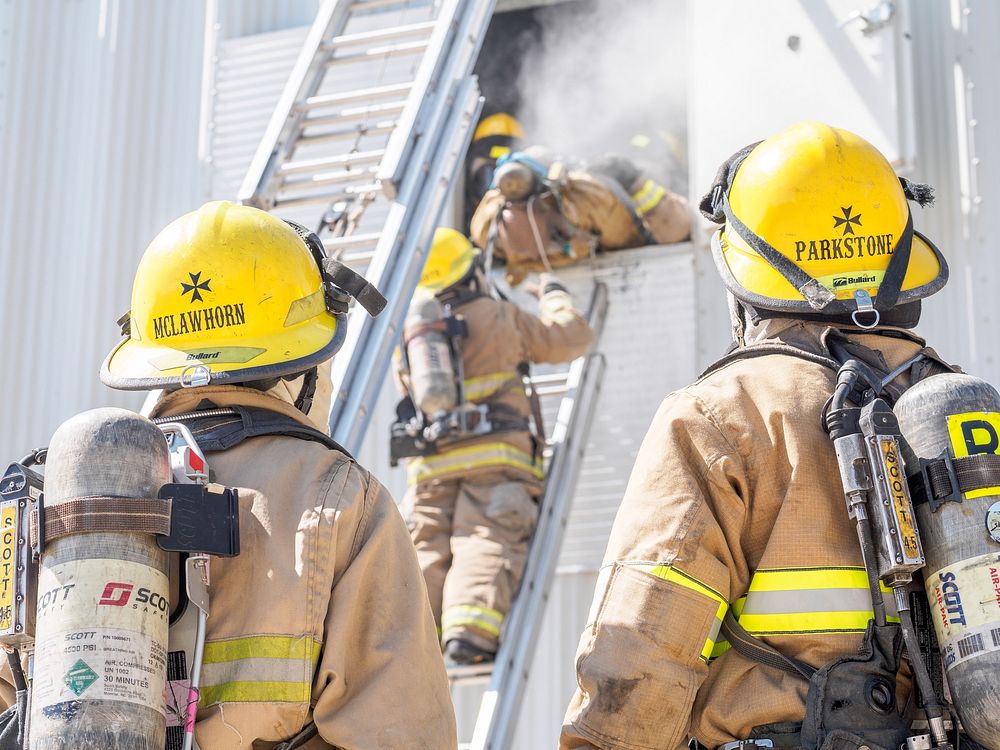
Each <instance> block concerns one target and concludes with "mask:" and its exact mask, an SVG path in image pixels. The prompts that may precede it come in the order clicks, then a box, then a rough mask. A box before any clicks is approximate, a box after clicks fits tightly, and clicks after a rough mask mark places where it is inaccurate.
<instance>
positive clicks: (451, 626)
mask: <svg viewBox="0 0 1000 750" xmlns="http://www.w3.org/2000/svg"><path fill="white" fill-rule="evenodd" d="M541 492H542V487H541V483H540V482H537V481H534V480H528V481H525V479H524V478H523V475H520V474H515V473H513V472H507V471H505V470H503V469H498V470H495V471H489V472H484V473H478V474H476V475H475V476H473V477H470V478H467V479H452V480H444V481H429V482H421V483H419V484H416V485H412V486H411V487H410V488H409V490H408V491H407V494H406V498H405V500H404V511H405V512H406V514H407V516H408V519H407V522H408V525H409V527H410V535H411V536H412V538H413V543H414V545H415V546H416V549H417V559H418V561H419V562H420V569H421V570H422V571H423V574H424V580H425V581H426V582H427V593H428V594H429V595H430V600H431V609H432V610H433V611H434V618H435V620H436V621H437V624H438V627H439V629H440V631H441V642H442V643H447V642H448V641H449V640H452V639H454V638H461V639H463V640H465V641H467V642H469V643H472V644H473V645H475V646H478V647H479V648H483V649H486V650H488V651H493V652H495V651H496V648H497V642H498V639H499V636H500V628H501V626H502V625H503V620H504V617H505V616H506V615H507V612H508V611H509V610H510V605H511V601H512V599H513V598H514V594H515V592H516V591H517V586H518V584H519V583H520V581H521V576H522V574H523V573H524V564H525V561H526V560H527V556H528V541H529V539H530V537H531V532H532V530H533V529H534V528H535V521H536V520H537V517H538V498H539V497H540V496H541Z"/></svg>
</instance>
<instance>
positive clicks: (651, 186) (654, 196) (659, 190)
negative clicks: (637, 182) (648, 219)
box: [632, 179, 667, 216]
mask: <svg viewBox="0 0 1000 750" xmlns="http://www.w3.org/2000/svg"><path fill="white" fill-rule="evenodd" d="M666 194H667V191H666V189H665V188H664V187H663V186H662V185H659V184H657V183H656V182H654V181H653V180H651V179H649V180H646V181H645V182H644V183H642V187H641V188H639V189H638V190H636V191H635V192H634V193H632V200H633V201H635V210H636V212H637V213H638V214H639V216H644V215H645V214H646V213H647V212H648V211H649V210H650V209H651V208H653V207H654V206H655V205H656V204H657V203H659V202H660V201H661V200H663V196H665V195H666Z"/></svg>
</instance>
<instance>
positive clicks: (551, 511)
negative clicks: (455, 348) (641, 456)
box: [239, 0, 607, 750]
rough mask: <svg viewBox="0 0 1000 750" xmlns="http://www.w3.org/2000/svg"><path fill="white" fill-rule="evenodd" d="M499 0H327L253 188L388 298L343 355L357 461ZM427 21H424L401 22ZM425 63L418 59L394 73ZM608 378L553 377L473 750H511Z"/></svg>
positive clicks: (463, 135)
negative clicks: (537, 472)
mask: <svg viewBox="0 0 1000 750" xmlns="http://www.w3.org/2000/svg"><path fill="white" fill-rule="evenodd" d="M493 5H494V3H493V0H439V1H438V2H428V1H427V0H405V1H403V0H353V2H352V1H351V0H325V2H324V3H323V5H322V7H321V8H320V11H319V13H318V14H317V16H316V19H315V21H314V22H313V25H312V27H311V28H310V30H309V33H308V36H307V37H306V41H305V43H304V46H303V48H302V51H301V53H300V55H299V58H298V61H297V62H296V64H295V67H294V69H293V71H292V74H291V76H290V77H289V80H288V82H287V83H286V85H285V89H284V91H283V93H282V96H281V99H280V100H279V103H278V106H277V108H276V109H275V112H274V114H273V116H272V118H271V122H270V124H269V126H268V129H267V131H266V133H265V135H264V138H263V139H262V141H261V144H260V146H259V148H258V150H257V153H256V155H255V156H254V159H253V161H252V163H251V165H250V169H249V171H248V173H247V176H246V178H245V180H244V182H243V186H242V187H241V189H240V195H239V199H240V201H241V202H243V203H245V204H248V205H252V206H256V207H258V208H261V209H264V210H267V211H272V212H274V213H277V214H278V215H281V216H283V217H285V218H289V219H293V220H296V221H299V222H300V223H303V224H305V225H307V226H309V227H310V228H318V229H319V230H320V236H321V238H322V239H323V241H324V245H325V247H326V250H327V252H328V253H329V254H330V255H331V256H332V257H338V258H339V259H340V260H342V261H344V262H346V263H348V264H350V265H351V266H352V267H354V268H355V269H356V270H358V271H360V272H361V273H363V274H364V275H365V277H366V278H367V279H368V281H370V282H372V283H373V284H374V285H375V286H376V287H377V288H378V289H379V290H380V291H381V292H382V293H383V294H384V295H385V297H386V298H387V300H388V304H387V306H386V309H385V310H384V311H383V313H382V314H381V315H380V316H379V317H378V318H374V319H372V318H369V317H368V316H364V315H354V316H351V320H350V323H349V326H348V335H347V341H346V342H345V344H344V347H343V349H342V350H341V352H340V353H339V354H338V356H337V357H336V358H335V359H334V365H333V366H334V370H333V393H334V400H333V405H332V409H331V414H330V431H331V435H332V436H333V437H334V439H335V440H337V441H338V442H339V443H341V444H342V445H344V446H345V447H346V448H347V449H348V450H349V451H352V452H355V451H357V450H358V449H359V448H360V445H361V440H362V438H363V436H364V433H365V430H366V428H367V426H368V423H369V417H370V415H371V413H372V410H373V407H374V405H375V401H376V399H377V398H378V393H379V389H380V386H381V383H382V379H383V376H384V374H385V372H386V371H387V369H388V366H389V361H390V356H391V351H392V348H393V346H394V345H395V342H396V339H397V336H396V333H397V332H398V331H399V330H400V328H401V326H402V323H403V319H404V317H405V315H406V310H407V306H408V303H409V300H410V298H411V297H412V294H413V290H414V288H415V287H416V283H417V280H418V279H419V276H420V272H421V270H422V268H423V263H424V253H425V250H426V248H427V247H428V246H429V244H430V237H431V234H432V233H433V230H434V228H435V227H436V226H437V223H438V219H439V217H440V215H441V211H442V208H443V206H444V203H445V200H446V198H447V196H448V193H449V192H450V189H451V186H452V183H453V180H454V176H455V174H456V172H457V170H458V169H459V167H460V165H461V163H462V159H463V156H464V153H465V150H466V148H467V147H468V143H469V139H470V136H471V132H472V127H473V124H474V123H475V121H476V119H477V118H478V115H479V110H480V107H481V99H480V97H479V90H478V87H477V82H476V79H475V77H474V76H472V74H471V72H472V68H473V65H474V64H475V60H476V56H477V55H478V53H479V48H480V44H481V40H482V38H483V36H484V35H485V32H486V28H487V25H488V24H489V21H490V17H491V15H492V11H493ZM414 13H416V14H422V15H423V17H422V18H419V19H418V20H416V21H414V20H413V19H412V18H409V19H407V20H406V21H405V22H401V21H400V18H401V17H402V16H404V15H411V16H412V15H413V14H414ZM359 27H360V29H359ZM415 56H419V63H418V64H417V65H410V66H409V67H407V66H405V65H404V66H399V65H398V64H396V65H393V63H394V62H396V63H398V61H399V60H400V59H401V58H413V57H415ZM373 63H374V64H375V65H376V66H379V67H377V68H376V71H377V73H376V74H375V75H376V77H377V78H378V81H379V82H378V84H377V85H375V86H370V87H368V88H364V89H352V88H350V87H349V86H348V87H347V88H343V87H341V89H342V90H338V89H337V87H336V83H337V79H338V78H339V79H340V80H341V81H343V80H348V81H350V80H355V81H356V80H358V79H360V78H364V79H366V80H370V79H371V78H372V69H371V68H369V71H368V75H367V76H366V75H364V74H361V75H357V76H348V77H346V78H345V76H344V74H343V72H342V69H343V68H344V67H345V66H350V65H352V64H354V65H357V64H368V65H369V66H371V65H372V64H373ZM414 70H415V75H414V74H412V71H414ZM317 207H318V208H317ZM320 217H322V218H320ZM317 220H318V221H317ZM606 308H607V290H606V288H604V287H603V285H600V284H598V285H597V286H596V287H595V290H594V296H593V298H592V300H591V307H590V314H589V319H590V321H591V325H592V326H593V327H594V329H595V332H596V334H597V338H598V339H599V336H600V330H601V327H602V325H603V322H604V315H605V311H606ZM603 371H604V360H603V358H601V357H600V355H596V354H591V355H588V356H587V357H583V358H581V359H578V360H577V361H576V362H574V363H573V364H572V365H571V366H570V368H569V371H568V373H567V374H566V376H565V381H564V382H563V380H562V376H546V377H542V378H539V381H538V383H537V384H538V386H539V391H540V392H543V393H550V394H557V393H559V394H562V398H561V401H560V403H559V410H558V416H557V418H556V423H555V426H554V430H553V435H552V438H551V440H550V446H551V455H550V457H549V459H550V460H549V466H548V483H547V490H546V495H545V498H544V500H543V503H542V510H541V514H540V517H539V523H538V526H537V529H536V532H535V539H534V541H535V542H536V543H533V544H532V546H531V550H530V552H529V555H528V561H527V565H526V570H525V578H524V581H523V583H522V585H521V589H520V593H519V594H518V597H517V600H516V601H515V603H514V606H513V608H512V611H511V613H510V615H509V617H508V618H507V622H506V624H505V629H504V633H503V640H502V643H501V647H500V652H499V654H498V655H497V656H498V658H497V662H496V666H495V668H494V669H493V670H490V671H488V672H486V673H483V672H482V671H480V672H479V673H478V675H477V674H475V670H473V674H472V675H471V676H468V675H463V676H453V681H455V682H462V681H465V680H467V679H473V680H475V679H480V680H482V679H484V678H488V679H489V687H488V689H487V691H486V693H485V695H484V697H483V701H482V706H481V709H480V713H479V718H478V720H477V723H476V729H475V734H474V737H473V740H472V744H471V745H468V744H466V745H465V747H474V748H482V749H484V750H485V748H491V749H499V748H506V747H507V746H508V745H509V743H510V741H511V739H512V737H513V730H514V725H515V721H516V717H517V712H518V709H519V705H520V698H521V695H522V693H523V690H524V685H525V682H526V680H527V676H528V669H529V668H530V665H531V658H532V655H533V653H534V643H535V640H536V637H537V634H538V631H539V628H540V627H541V620H542V615H543V613H544V607H545V601H546V599H547V598H548V590H549V586H550V584H551V581H552V576H553V574H554V571H555V564H556V560H557V558H558V555H559V547H560V544H561V541H562V536H563V531H564V529H565V525H566V518H567V515H568V512H569V506H570V499H571V497H572V495H573V491H574V488H575V484H576V478H577V475H578V472H579V467H580V462H581V460H582V454H583V449H584V446H585V442H586V436H587V433H588V431H589V427H590V422H591V419H592V417H593V405H594V402H595V400H596V396H597V392H598V390H599V388H600V382H601V379H602V376H603Z"/></svg>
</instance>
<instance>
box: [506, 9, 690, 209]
mask: <svg viewBox="0 0 1000 750" xmlns="http://www.w3.org/2000/svg"><path fill="white" fill-rule="evenodd" d="M537 20H538V22H539V23H540V25H541V35H540V36H541V39H540V41H541V44H538V45H536V46H534V47H533V49H531V50H530V51H529V53H528V55H527V57H526V58H525V60H524V62H523V65H522V67H521V75H520V81H519V88H520V91H521V102H522V105H521V109H520V112H519V115H520V119H521V121H522V122H523V123H524V125H525V129H526V130H527V133H528V141H529V142H531V143H536V144H541V145H544V146H547V147H549V148H550V149H552V150H553V151H555V152H556V153H559V154H564V155H568V156H574V157H579V158H582V159H592V158H597V157H600V156H602V155H605V154H608V153H621V154H625V155H626V156H630V157H631V158H633V159H637V158H638V160H639V161H642V158H641V157H637V152H636V149H635V148H632V147H631V145H630V144H631V143H632V139H633V136H635V135H637V134H642V135H646V136H653V138H654V140H656V141H657V143H655V144H653V145H654V148H653V149H647V150H646V152H647V155H649V156H650V158H651V160H652V161H654V162H655V163H657V164H659V165H660V166H661V168H656V166H654V165H650V164H643V165H642V166H643V167H644V168H646V169H647V170H649V171H652V172H655V173H657V174H655V175H654V176H659V177H660V178H661V179H665V181H668V182H669V183H670V185H671V187H673V188H674V189H675V190H678V191H679V192H685V191H686V182H687V174H686V171H687V170H686V153H685V152H686V145H685V144H686V117H687V112H686V99H687V93H686V89H685V82H686V80H687V69H686V65H687V60H688V54H687V39H686V28H685V27H686V18H685V3H684V2H683V0H576V1H575V2H569V3H563V4H561V5H556V6H552V7H548V8H544V9H541V10H540V11H539V12H538V14H537ZM664 134H666V135H664ZM640 138H641V136H640ZM656 146H658V147H659V156H658V157H657V156H654V155H653V154H654V152H655V151H656V150H657V149H656V148H655V147H656ZM664 154H666V155H664ZM666 162H670V163H669V164H667V163H666Z"/></svg>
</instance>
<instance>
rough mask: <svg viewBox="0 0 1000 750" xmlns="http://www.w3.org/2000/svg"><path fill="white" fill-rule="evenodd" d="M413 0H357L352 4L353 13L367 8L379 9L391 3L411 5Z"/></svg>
mask: <svg viewBox="0 0 1000 750" xmlns="http://www.w3.org/2000/svg"><path fill="white" fill-rule="evenodd" d="M411 1H412V0H355V2H354V3H352V4H351V8H350V10H351V13H358V12H363V11H366V10H379V9H380V8H385V7H387V6H391V5H409V4H410V2H411Z"/></svg>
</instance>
